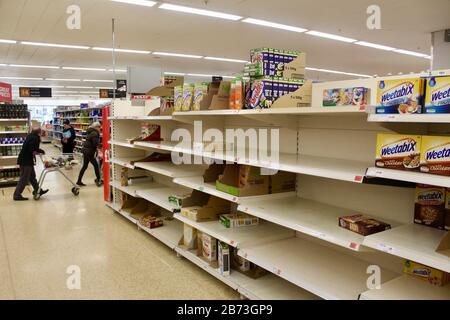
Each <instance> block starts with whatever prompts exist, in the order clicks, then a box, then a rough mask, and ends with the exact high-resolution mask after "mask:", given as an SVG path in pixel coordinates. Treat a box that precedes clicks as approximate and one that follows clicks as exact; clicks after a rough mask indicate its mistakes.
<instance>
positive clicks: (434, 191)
mask: <svg viewBox="0 0 450 320" xmlns="http://www.w3.org/2000/svg"><path fill="white" fill-rule="evenodd" d="M414 222H415V223H418V224H423V225H426V226H429V227H433V228H437V229H444V224H445V188H441V187H435V186H428V185H421V184H419V185H417V187H416V199H415V203H414Z"/></svg>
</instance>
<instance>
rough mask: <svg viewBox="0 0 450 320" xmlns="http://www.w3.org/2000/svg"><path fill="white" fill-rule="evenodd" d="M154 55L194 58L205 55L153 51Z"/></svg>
mask: <svg viewBox="0 0 450 320" xmlns="http://www.w3.org/2000/svg"><path fill="white" fill-rule="evenodd" d="M153 54H154V55H157V56H170V57H180V58H192V59H201V58H203V56H197V55H192V54H182V53H170V52H153Z"/></svg>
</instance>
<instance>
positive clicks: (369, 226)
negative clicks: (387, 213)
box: [339, 214, 391, 236]
mask: <svg viewBox="0 0 450 320" xmlns="http://www.w3.org/2000/svg"><path fill="white" fill-rule="evenodd" d="M339 226H340V227H342V228H345V229H348V230H350V231H353V232H356V233H359V234H361V235H363V236H368V235H370V234H374V233H378V232H381V231H385V230H388V229H390V228H391V225H390V224H388V223H385V222H382V221H379V220H376V219H373V218H370V217H367V216H364V215H362V214H355V215H352V216H343V217H339Z"/></svg>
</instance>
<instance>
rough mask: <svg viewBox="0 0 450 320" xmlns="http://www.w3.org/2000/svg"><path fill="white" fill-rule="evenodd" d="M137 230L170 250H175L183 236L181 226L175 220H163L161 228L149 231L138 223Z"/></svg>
mask: <svg viewBox="0 0 450 320" xmlns="http://www.w3.org/2000/svg"><path fill="white" fill-rule="evenodd" d="M137 224H138V226H139V228H141V229H142V230H144V231H145V232H147V233H148V234H150V235H152V236H153V237H155V238H156V239H158V240H159V241H161V242H162V243H164V244H165V245H166V246H168V247H169V248H170V249H172V250H173V249H175V247H176V246H177V245H178V242H179V241H180V239H181V237H182V235H183V224H182V223H181V222H180V221H178V220H176V219H173V220H164V224H163V226H162V227H159V228H154V229H150V228H147V227H144V226H143V225H141V224H140V223H139V222H138V223H137Z"/></svg>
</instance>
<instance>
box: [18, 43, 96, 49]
mask: <svg viewBox="0 0 450 320" xmlns="http://www.w3.org/2000/svg"><path fill="white" fill-rule="evenodd" d="M20 43H21V44H24V45H27V46H40V47H55V48H67V49H83V50H87V49H90V47H87V46H74V45H67V44H56V43H44V42H30V41H21V42H20Z"/></svg>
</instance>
